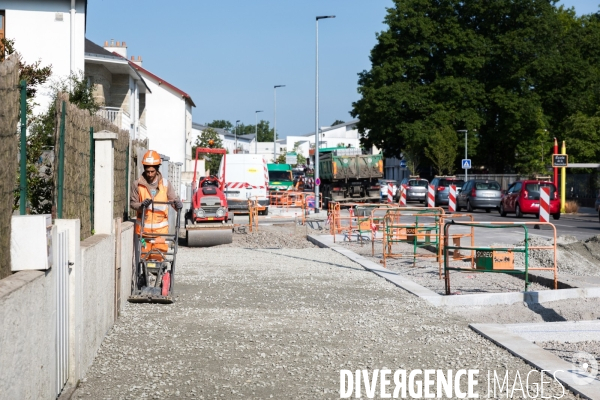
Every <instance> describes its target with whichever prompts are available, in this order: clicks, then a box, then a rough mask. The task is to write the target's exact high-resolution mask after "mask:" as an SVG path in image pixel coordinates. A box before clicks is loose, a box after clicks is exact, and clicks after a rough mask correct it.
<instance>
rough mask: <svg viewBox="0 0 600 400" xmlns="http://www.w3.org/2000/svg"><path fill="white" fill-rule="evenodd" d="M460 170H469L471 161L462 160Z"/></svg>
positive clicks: (467, 159)
mask: <svg viewBox="0 0 600 400" xmlns="http://www.w3.org/2000/svg"><path fill="white" fill-rule="evenodd" d="M462 169H471V159H469V158H463V160H462Z"/></svg>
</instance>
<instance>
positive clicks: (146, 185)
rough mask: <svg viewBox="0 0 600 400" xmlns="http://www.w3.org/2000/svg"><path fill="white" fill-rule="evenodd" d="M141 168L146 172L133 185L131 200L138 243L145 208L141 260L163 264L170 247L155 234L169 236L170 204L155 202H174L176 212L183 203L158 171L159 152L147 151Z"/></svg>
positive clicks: (159, 162)
mask: <svg viewBox="0 0 600 400" xmlns="http://www.w3.org/2000/svg"><path fill="white" fill-rule="evenodd" d="M142 165H143V166H144V173H143V174H142V176H140V178H139V179H138V180H136V181H135V182H133V184H132V185H131V198H130V201H129V202H130V205H131V208H133V209H134V210H136V211H137V220H136V224H135V234H136V240H138V238H139V236H140V233H141V232H140V230H141V223H142V206H145V207H146V215H145V216H144V235H143V237H142V258H147V259H154V260H159V261H160V260H162V258H163V257H162V255H161V253H166V252H167V251H168V249H169V246H168V244H167V243H165V242H164V240H161V239H162V238H161V237H160V236H157V235H153V233H157V234H168V233H169V212H168V211H169V210H168V205H167V204H154V203H153V202H167V201H172V202H173V207H174V208H175V209H177V210H180V209H182V208H183V203H182V202H181V200H180V199H179V197H177V194H176V193H175V190H174V189H173V185H171V184H170V183H169V182H168V181H167V180H166V179H165V178H164V177H163V176H162V174H161V173H160V172H159V168H160V165H161V159H160V155H159V154H158V153H157V152H156V151H154V150H149V151H147V152H146V154H144V158H143V159H142ZM136 248H137V247H136ZM153 250H154V251H153ZM148 253H150V254H148ZM144 255H146V256H145V257H144Z"/></svg>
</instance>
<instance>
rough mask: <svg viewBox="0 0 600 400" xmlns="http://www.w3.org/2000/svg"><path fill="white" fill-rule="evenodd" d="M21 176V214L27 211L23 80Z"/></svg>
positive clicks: (23, 88) (24, 93) (23, 89)
mask: <svg viewBox="0 0 600 400" xmlns="http://www.w3.org/2000/svg"><path fill="white" fill-rule="evenodd" d="M20 86H21V153H20V154H21V155H20V157H21V167H20V168H21V176H20V185H19V187H20V196H19V211H20V214H21V215H25V214H26V212H27V82H26V81H25V80H22V81H21V85H20Z"/></svg>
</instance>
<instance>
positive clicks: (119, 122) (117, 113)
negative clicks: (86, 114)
mask: <svg viewBox="0 0 600 400" xmlns="http://www.w3.org/2000/svg"><path fill="white" fill-rule="evenodd" d="M97 115H99V116H100V117H102V118H105V119H107V120H108V121H110V123H111V124H113V125H115V126H116V127H117V128H119V129H125V130H127V131H128V130H129V129H130V128H131V118H130V116H129V113H128V112H126V111H123V109H122V108H119V107H102V108H101V109H99V110H98V112H97Z"/></svg>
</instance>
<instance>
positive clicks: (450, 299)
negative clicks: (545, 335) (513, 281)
mask: <svg viewBox="0 0 600 400" xmlns="http://www.w3.org/2000/svg"><path fill="white" fill-rule="evenodd" d="M307 239H308V240H309V241H310V242H312V243H314V244H316V245H317V246H319V247H323V248H330V249H332V250H333V251H335V252H338V253H340V254H342V255H344V256H346V257H348V258H349V259H351V260H353V261H355V262H356V263H358V264H360V265H361V266H362V267H363V268H364V269H366V270H368V271H371V272H373V273H375V274H377V275H379V276H380V277H382V278H384V279H386V280H387V281H389V282H391V283H393V284H394V285H396V286H398V287H400V288H402V289H404V290H406V291H407V292H410V293H412V294H414V295H415V296H419V297H421V298H422V299H424V300H427V301H428V302H429V303H431V304H433V305H434V306H453V307H455V306H486V305H498V304H506V305H508V304H515V303H520V302H521V303H522V302H525V303H528V304H535V303H547V302H550V301H556V300H564V299H577V298H596V297H600V286H598V287H582V288H572V289H559V290H544V291H539V292H511V293H481V294H466V295H454V296H441V295H439V294H437V293H435V292H433V291H432V290H429V289H427V288H425V287H423V286H421V285H419V284H417V283H416V282H414V281H412V280H410V279H408V278H406V277H403V276H401V275H399V274H397V273H396V272H394V271H390V270H388V269H386V268H383V267H382V266H380V265H378V264H376V263H374V262H372V261H370V260H368V259H366V258H365V257H363V256H360V255H358V254H356V253H354V252H353V251H352V250H349V249H347V248H345V247H341V246H338V245H337V244H336V243H334V242H333V236H331V235H309V236H308V237H307ZM336 241H343V236H342V235H336Z"/></svg>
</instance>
